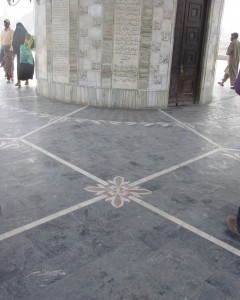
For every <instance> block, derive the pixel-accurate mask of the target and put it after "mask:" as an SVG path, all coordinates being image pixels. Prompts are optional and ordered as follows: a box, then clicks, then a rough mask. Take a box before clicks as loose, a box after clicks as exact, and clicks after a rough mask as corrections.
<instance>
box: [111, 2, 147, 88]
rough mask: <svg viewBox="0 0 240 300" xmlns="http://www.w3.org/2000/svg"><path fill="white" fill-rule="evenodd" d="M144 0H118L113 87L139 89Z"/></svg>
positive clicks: (116, 4)
mask: <svg viewBox="0 0 240 300" xmlns="http://www.w3.org/2000/svg"><path fill="white" fill-rule="evenodd" d="M141 12H142V0H116V2H115V23H114V46H113V66H112V87H113V88H116V89H137V87H138V69H139V44H140V29H141Z"/></svg>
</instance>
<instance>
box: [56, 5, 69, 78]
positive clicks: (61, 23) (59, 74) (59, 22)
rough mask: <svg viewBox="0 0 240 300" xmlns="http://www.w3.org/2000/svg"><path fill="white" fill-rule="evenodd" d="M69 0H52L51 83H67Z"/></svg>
mask: <svg viewBox="0 0 240 300" xmlns="http://www.w3.org/2000/svg"><path fill="white" fill-rule="evenodd" d="M69 26H70V18H69V0H61V1H59V0H52V54H53V56H52V62H53V81H56V82H62V83H68V82H69V48H70V45H69Z"/></svg>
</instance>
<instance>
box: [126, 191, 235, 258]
mask: <svg viewBox="0 0 240 300" xmlns="http://www.w3.org/2000/svg"><path fill="white" fill-rule="evenodd" d="M129 199H130V200H132V201H133V202H135V203H137V204H140V205H141V206H143V207H145V208H147V209H149V210H151V211H152V212H154V213H157V214H158V215H160V216H162V217H163V218H165V219H167V220H169V221H171V222H173V223H175V224H177V225H179V226H181V227H183V228H185V229H187V230H189V231H191V232H193V233H194V234H196V235H198V236H200V237H202V238H204V239H205V240H208V241H209V242H211V243H213V244H215V245H217V246H219V247H221V248H223V249H225V250H227V251H229V252H231V253H233V254H235V255H237V256H240V250H239V249H237V248H234V247H232V246H230V245H228V244H227V243H225V242H223V241H221V240H219V239H217V238H215V237H213V236H211V235H209V234H208V233H206V232H204V231H202V230H199V229H198V228H196V227H194V226H192V225H189V224H188V223H186V222H183V221H181V220H179V219H177V218H175V217H174V216H172V215H169V214H168V213H166V212H164V211H162V210H161V209H158V208H156V207H155V206H152V205H151V204H148V203H146V202H144V201H142V200H140V199H138V198H136V197H133V196H130V197H129Z"/></svg>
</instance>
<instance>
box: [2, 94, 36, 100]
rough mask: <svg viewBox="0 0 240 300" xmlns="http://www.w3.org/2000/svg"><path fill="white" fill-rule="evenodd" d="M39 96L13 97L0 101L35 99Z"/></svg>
mask: <svg viewBox="0 0 240 300" xmlns="http://www.w3.org/2000/svg"><path fill="white" fill-rule="evenodd" d="M37 97H39V96H36V95H35V96H26V97H14V98H3V99H0V101H5V100H14V99H25V98H37Z"/></svg>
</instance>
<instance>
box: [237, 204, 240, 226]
mask: <svg viewBox="0 0 240 300" xmlns="http://www.w3.org/2000/svg"><path fill="white" fill-rule="evenodd" d="M237 226H238V230H239V231H240V207H239V208H238V215H237Z"/></svg>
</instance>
